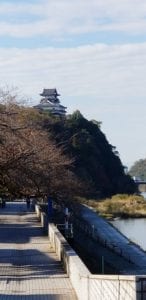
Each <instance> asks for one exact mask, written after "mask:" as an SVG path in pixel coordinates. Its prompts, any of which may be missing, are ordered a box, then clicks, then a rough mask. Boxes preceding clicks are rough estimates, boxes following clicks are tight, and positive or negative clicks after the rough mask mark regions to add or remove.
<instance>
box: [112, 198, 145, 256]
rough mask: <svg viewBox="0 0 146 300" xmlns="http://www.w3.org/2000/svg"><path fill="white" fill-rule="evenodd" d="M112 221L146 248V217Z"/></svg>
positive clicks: (130, 237) (131, 238)
mask: <svg viewBox="0 0 146 300" xmlns="http://www.w3.org/2000/svg"><path fill="white" fill-rule="evenodd" d="M143 196H144V197H145V199H146V193H143ZM111 223H112V224H113V225H114V226H115V227H116V228H117V229H118V230H119V231H121V232H122V233H123V234H124V235H125V236H127V237H128V238H129V239H130V240H131V241H133V242H134V243H136V244H138V245H139V246H140V247H142V248H143V249H144V250H146V218H141V219H117V220H114V221H112V222H111Z"/></svg>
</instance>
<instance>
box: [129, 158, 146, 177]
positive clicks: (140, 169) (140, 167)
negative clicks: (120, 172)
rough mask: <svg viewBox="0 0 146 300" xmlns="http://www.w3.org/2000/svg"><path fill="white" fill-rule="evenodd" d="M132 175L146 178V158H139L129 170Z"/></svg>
mask: <svg viewBox="0 0 146 300" xmlns="http://www.w3.org/2000/svg"><path fill="white" fill-rule="evenodd" d="M129 174H130V175H131V176H135V177H137V178H139V179H141V180H146V159H139V160H138V161H136V162H135V163H134V164H133V166H132V167H131V168H130V170H129Z"/></svg>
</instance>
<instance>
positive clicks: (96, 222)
mask: <svg viewBox="0 0 146 300" xmlns="http://www.w3.org/2000/svg"><path fill="white" fill-rule="evenodd" d="M74 229H75V234H74V238H75V240H76V241H77V242H78V243H79V244H80V246H81V247H83V249H84V250H85V251H86V252H87V253H88V254H89V255H92V257H93V258H96V255H97V257H104V260H105V262H106V263H107V264H109V265H110V266H111V267H112V268H113V269H115V271H117V272H119V273H120V274H146V253H145V251H143V250H142V249H141V248H140V247H138V246H137V245H135V244H134V243H131V241H129V240H128V238H126V237H125V236H123V235H122V234H121V233H120V232H119V231H118V230H117V229H116V228H114V227H113V226H111V224H110V223H108V222H107V221H106V220H105V219H103V218H101V217H99V216H98V215H97V214H96V213H95V212H94V211H92V210H91V209H89V208H87V207H85V206H81V207H80V212H79V214H77V215H76V216H75V218H74Z"/></svg>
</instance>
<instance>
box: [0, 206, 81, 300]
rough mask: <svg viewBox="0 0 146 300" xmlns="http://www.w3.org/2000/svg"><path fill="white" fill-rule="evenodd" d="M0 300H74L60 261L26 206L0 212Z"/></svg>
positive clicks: (8, 207) (9, 208)
mask: <svg viewBox="0 0 146 300" xmlns="http://www.w3.org/2000/svg"><path fill="white" fill-rule="evenodd" d="M0 299H2V300H26V299H27V300H76V299H77V298H76V295H75V292H74V290H73V288H72V285H71V283H70V280H69V278H68V277H67V275H66V274H65V272H64V270H63V268H62V266H61V263H60V261H58V258H57V256H56V254H55V253H54V252H53V250H52V249H51V246H50V244H49V241H48V238H47V237H46V236H44V235H43V233H42V229H41V227H40V224H39V223H38V222H37V218H36V215H35V213H32V212H29V211H27V210H26V204H25V203H19V202H17V203H16V202H15V203H8V204H7V206H6V208H4V209H0Z"/></svg>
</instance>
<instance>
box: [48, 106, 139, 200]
mask: <svg viewBox="0 0 146 300" xmlns="http://www.w3.org/2000/svg"><path fill="white" fill-rule="evenodd" d="M44 129H45V130H48V132H49V133H50V134H51V136H52V139H53V140H54V139H55V141H56V143H57V145H58V147H60V146H63V148H64V153H65V154H67V155H69V156H70V157H71V158H73V159H74V172H75V174H76V175H77V176H78V177H80V178H81V179H82V180H83V181H84V182H85V183H87V184H89V185H90V192H89V193H90V194H92V195H96V196H99V197H101V196H103V197H105V196H109V195H113V194H116V193H134V192H135V191H136V187H135V184H134V181H133V180H132V179H131V177H130V176H129V175H126V174H125V172H124V167H123V165H122V163H121V161H120V158H119V156H118V152H117V151H116V149H115V147H113V146H112V145H111V144H109V142H108V141H107V139H106V137H105V135H104V134H103V133H102V131H101V129H100V123H98V122H96V121H88V120H87V119H85V118H84V117H83V116H82V114H81V113H80V112H79V111H76V112H74V113H73V114H72V115H69V116H67V117H66V118H63V119H60V118H57V117H50V118H45V121H44Z"/></svg>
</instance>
